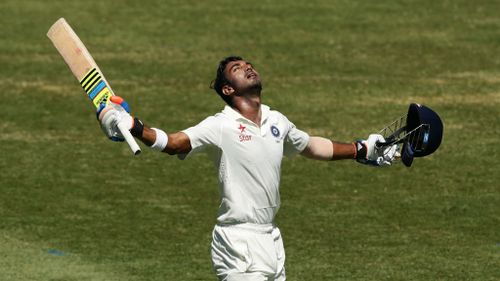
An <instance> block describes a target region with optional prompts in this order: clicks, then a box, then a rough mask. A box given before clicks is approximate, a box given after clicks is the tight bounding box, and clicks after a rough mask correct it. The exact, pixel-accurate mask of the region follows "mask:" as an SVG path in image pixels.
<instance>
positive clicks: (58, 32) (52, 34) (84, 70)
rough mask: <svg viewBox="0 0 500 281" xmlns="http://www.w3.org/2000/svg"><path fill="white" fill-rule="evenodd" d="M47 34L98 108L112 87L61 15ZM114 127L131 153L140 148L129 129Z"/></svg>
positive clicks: (107, 97)
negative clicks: (118, 130)
mask: <svg viewBox="0 0 500 281" xmlns="http://www.w3.org/2000/svg"><path fill="white" fill-rule="evenodd" d="M47 37H49V39H50V41H52V43H53V44H54V46H55V47H56V49H57V51H58V52H59V54H61V56H62V57H63V59H64V61H65V62H66V64H67V65H68V66H69V68H70V70H71V72H72V73H73V75H74V76H75V77H76V79H77V80H78V82H80V85H81V86H82V88H83V90H84V91H85V93H86V94H87V96H88V97H89V99H90V100H91V101H92V104H93V105H94V106H95V107H96V108H99V107H100V106H101V104H107V103H108V102H109V99H110V97H111V96H113V95H114V93H113V90H112V89H111V86H110V85H109V83H108V81H107V80H106V78H104V75H103V74H102V72H101V70H100V69H99V67H98V66H97V64H96V62H95V61H94V58H92V56H91V55H90V52H89V51H88V50H87V48H86V47H85V45H84V44H83V42H82V41H81V40H80V38H79V37H78V35H76V33H75V31H74V30H73V29H72V28H71V26H70V25H69V24H68V23H67V22H66V20H65V19H64V18H60V19H59V20H57V21H56V22H55V23H54V24H53V25H52V26H51V27H50V29H49V31H48V32H47ZM118 128H119V129H120V131H121V133H122V135H123V137H124V138H125V140H126V141H127V143H128V144H129V146H130V148H131V149H132V152H134V154H135V155H137V154H139V153H140V152H141V149H140V147H139V145H137V142H136V141H135V139H134V138H133V137H132V135H131V134H130V132H129V131H128V130H126V129H125V130H124V129H123V126H118Z"/></svg>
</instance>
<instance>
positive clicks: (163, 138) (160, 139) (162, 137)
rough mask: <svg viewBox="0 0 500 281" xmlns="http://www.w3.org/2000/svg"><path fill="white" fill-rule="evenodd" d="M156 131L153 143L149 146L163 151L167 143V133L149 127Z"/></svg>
mask: <svg viewBox="0 0 500 281" xmlns="http://www.w3.org/2000/svg"><path fill="white" fill-rule="evenodd" d="M151 129H153V130H154V131H155V132H156V140H155V143H153V145H152V146H151V148H152V149H154V150H158V151H163V150H164V149H165V147H167V144H168V135H167V133H165V132H164V131H162V130H160V129H156V128H151Z"/></svg>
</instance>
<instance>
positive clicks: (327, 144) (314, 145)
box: [301, 137, 356, 161]
mask: <svg viewBox="0 0 500 281" xmlns="http://www.w3.org/2000/svg"><path fill="white" fill-rule="evenodd" d="M301 154H302V155H303V156H305V157H307V158H311V159H315V160H325V161H328V160H341V159H355V158H356V146H355V144H354V143H341V142H336V141H333V140H329V139H326V138H323V137H309V143H308V144H307V146H306V148H305V149H304V150H303V151H302V153H301Z"/></svg>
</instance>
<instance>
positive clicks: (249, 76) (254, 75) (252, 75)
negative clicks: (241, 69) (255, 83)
mask: <svg viewBox="0 0 500 281" xmlns="http://www.w3.org/2000/svg"><path fill="white" fill-rule="evenodd" d="M255 77H257V74H255V72H250V73H248V74H247V79H250V78H255Z"/></svg>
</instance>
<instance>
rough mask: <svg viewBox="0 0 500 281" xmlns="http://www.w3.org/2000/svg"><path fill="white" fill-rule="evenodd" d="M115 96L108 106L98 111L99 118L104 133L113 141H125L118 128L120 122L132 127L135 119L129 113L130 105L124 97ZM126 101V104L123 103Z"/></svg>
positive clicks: (129, 127)
mask: <svg viewBox="0 0 500 281" xmlns="http://www.w3.org/2000/svg"><path fill="white" fill-rule="evenodd" d="M115 97H116V96H113V97H112V98H111V99H110V102H109V103H108V104H107V106H106V107H104V108H102V109H100V111H98V112H97V113H98V119H99V122H100V123H101V129H102V130H103V132H104V134H105V135H106V136H107V137H108V138H109V139H111V140H113V141H124V138H123V135H122V133H121V132H120V130H119V129H118V124H119V123H122V124H124V125H125V127H126V128H128V129H131V128H132V126H133V125H134V119H133V118H132V116H131V115H130V114H129V113H128V110H127V108H128V105H127V104H126V102H124V101H123V99H121V98H119V97H116V98H115ZM123 103H125V104H123Z"/></svg>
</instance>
